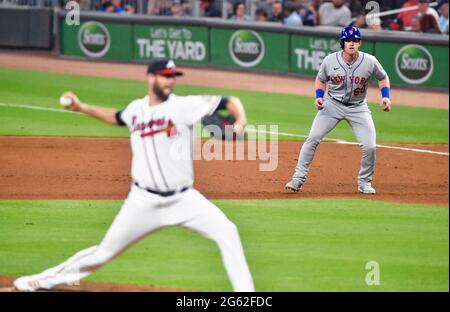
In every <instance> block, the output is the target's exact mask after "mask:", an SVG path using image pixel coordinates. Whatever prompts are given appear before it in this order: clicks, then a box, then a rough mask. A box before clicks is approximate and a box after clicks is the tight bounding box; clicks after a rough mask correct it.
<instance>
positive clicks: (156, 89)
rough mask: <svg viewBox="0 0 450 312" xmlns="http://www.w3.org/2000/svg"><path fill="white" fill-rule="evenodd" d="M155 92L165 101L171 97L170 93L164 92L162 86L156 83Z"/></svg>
mask: <svg viewBox="0 0 450 312" xmlns="http://www.w3.org/2000/svg"><path fill="white" fill-rule="evenodd" d="M153 93H155V95H156V97H157V98H158V99H159V100H160V101H161V102H165V101H167V99H168V98H169V95H170V93H171V92H169V94H166V93H164V90H163V89H162V88H160V87H159V86H158V85H157V84H156V83H155V84H154V85H153Z"/></svg>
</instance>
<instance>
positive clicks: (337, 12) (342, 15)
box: [319, 0, 352, 26]
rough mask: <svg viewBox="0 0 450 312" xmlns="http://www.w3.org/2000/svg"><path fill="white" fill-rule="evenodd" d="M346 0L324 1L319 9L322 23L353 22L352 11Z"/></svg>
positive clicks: (329, 24) (338, 24) (336, 24)
mask: <svg viewBox="0 0 450 312" xmlns="http://www.w3.org/2000/svg"><path fill="white" fill-rule="evenodd" d="M345 2H346V0H333V2H332V3H329V2H327V3H324V4H322V5H321V6H320V9H319V20H320V25H326V26H347V25H348V24H350V22H351V16H352V14H351V12H350V10H349V8H348V7H346V6H345Z"/></svg>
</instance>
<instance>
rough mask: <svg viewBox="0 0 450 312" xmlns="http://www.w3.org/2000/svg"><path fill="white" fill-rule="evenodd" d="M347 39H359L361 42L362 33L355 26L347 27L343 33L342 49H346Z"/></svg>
mask: <svg viewBox="0 0 450 312" xmlns="http://www.w3.org/2000/svg"><path fill="white" fill-rule="evenodd" d="M345 39H359V40H361V32H360V31H359V29H358V28H357V27H355V26H347V27H345V28H344V29H342V31H341V49H343V48H344V40H345Z"/></svg>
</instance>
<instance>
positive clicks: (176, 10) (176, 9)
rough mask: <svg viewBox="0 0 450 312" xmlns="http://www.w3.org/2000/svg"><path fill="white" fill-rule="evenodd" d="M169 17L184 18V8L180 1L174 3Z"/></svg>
mask: <svg viewBox="0 0 450 312" xmlns="http://www.w3.org/2000/svg"><path fill="white" fill-rule="evenodd" d="M167 15H168V16H173V17H181V16H184V14H183V8H182V6H181V2H180V1H176V0H175V1H173V3H172V6H171V7H170V12H168V14H167Z"/></svg>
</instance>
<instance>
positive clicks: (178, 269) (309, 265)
mask: <svg viewBox="0 0 450 312" xmlns="http://www.w3.org/2000/svg"><path fill="white" fill-rule="evenodd" d="M214 202H215V203H216V204H217V205H218V206H219V207H221V208H222V209H223V210H224V212H225V213H226V214H227V215H228V217H229V218H230V219H231V220H232V221H234V222H235V223H236V224H237V226H238V228H239V230H240V233H241V237H242V241H243V245H244V248H245V252H246V255H247V258H248V262H249V264H250V267H251V271H252V273H253V276H254V279H255V284H256V288H257V290H259V291H448V290H449V271H448V265H449V236H448V235H449V228H448V221H449V219H448V209H447V208H445V207H436V206H425V205H404V204H393V203H383V202H377V201H373V200H344V199H314V200H309V199H299V200H265V201H257V200H245V201H242V200H240V201H237V200H236V201H231V200H217V201H214ZM120 205H121V202H120V201H88V200H86V201H0V237H1V243H0V275H22V274H31V273H36V272H39V271H41V270H43V269H46V268H48V267H50V266H53V265H56V264H58V263H59V262H61V261H63V260H65V259H66V258H67V257H69V256H71V255H72V254H74V253H75V252H77V251H78V250H80V249H83V248H86V247H89V246H91V245H95V244H97V243H98V242H99V241H100V240H101V238H102V236H103V234H104V232H105V231H106V229H107V228H108V226H109V224H110V223H111V221H112V220H113V218H114V216H115V214H116V213H117V212H118V209H119V207H120ZM369 261H376V262H378V263H379V266H380V278H381V284H380V285H379V286H368V285H366V283H365V277H366V274H367V273H368V272H369V271H368V270H366V268H365V266H366V263H367V262H369ZM88 280H91V281H99V282H114V283H129V284H145V285H157V286H160V287H176V288H182V289H198V290H214V291H228V290H230V285H229V283H228V280H227V278H226V275H225V272H224V269H223V267H222V263H221V259H220V255H219V251H218V249H217V248H216V247H215V245H214V244H213V243H212V242H211V241H208V240H206V239H204V238H202V237H201V236H199V235H197V234H194V233H191V232H188V231H186V230H184V229H180V228H171V229H167V230H163V231H160V232H158V233H156V234H153V235H152V236H150V237H147V238H146V239H144V240H143V241H141V242H139V243H138V244H137V245H136V246H134V247H133V248H131V249H130V250H128V251H127V252H126V253H124V254H123V255H121V256H120V257H119V258H117V259H116V260H114V261H113V262H111V263H109V264H108V265H107V266H105V267H104V268H102V269H101V270H99V271H98V272H96V273H94V274H93V275H91V276H90V277H89V278H88Z"/></svg>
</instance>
